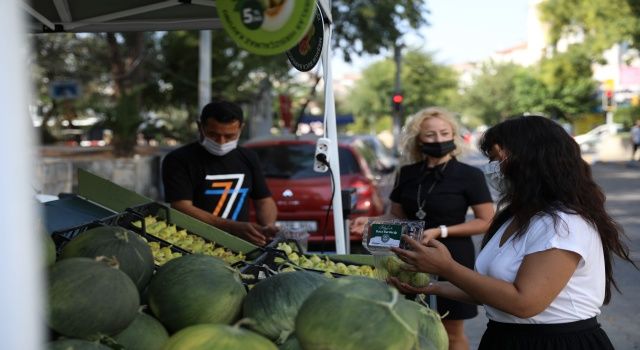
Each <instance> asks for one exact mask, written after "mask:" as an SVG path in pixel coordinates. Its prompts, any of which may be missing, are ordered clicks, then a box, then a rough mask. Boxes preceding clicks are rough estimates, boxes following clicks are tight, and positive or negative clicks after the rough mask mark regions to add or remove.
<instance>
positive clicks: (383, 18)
mask: <svg viewBox="0 0 640 350" xmlns="http://www.w3.org/2000/svg"><path fill="white" fill-rule="evenodd" d="M332 11H333V20H334V23H333V25H334V27H333V29H334V32H333V36H332V39H333V46H334V47H335V48H336V49H337V50H338V51H340V52H342V54H343V56H344V58H345V59H346V60H349V59H350V58H351V57H353V55H362V54H377V53H380V52H384V51H385V50H386V49H389V48H391V47H392V46H393V45H395V44H396V43H398V41H399V40H400V38H401V36H402V35H403V34H404V33H406V32H407V31H409V30H411V29H415V28H418V27H420V26H421V25H423V24H425V23H426V17H425V16H426V14H427V13H428V12H427V10H426V5H425V2H424V1H414V0H392V1H374V0H334V1H332ZM33 41H34V45H35V48H36V49H35V50H34V51H33V52H34V56H33V59H32V62H33V67H34V69H32V72H33V77H32V79H33V82H34V85H35V86H36V89H37V91H38V100H39V102H38V103H39V109H40V110H41V111H43V112H44V113H45V117H46V118H53V119H58V118H60V117H62V116H63V115H65V114H66V115H69V117H68V118H70V119H73V118H75V117H82V116H86V115H89V114H92V115H102V116H104V118H105V119H109V118H110V119H109V120H111V122H114V121H117V120H118V119H117V118H116V119H113V116H112V115H113V113H111V116H110V115H109V114H108V113H107V112H108V111H115V110H123V111H124V110H126V111H127V113H129V114H130V113H133V112H132V111H133V106H132V103H133V102H135V103H133V105H135V106H137V108H138V111H139V113H140V114H142V115H144V116H147V117H148V116H151V117H152V118H157V119H161V121H162V123H160V124H163V125H165V127H163V130H164V131H165V132H166V133H168V134H170V135H173V136H176V137H185V135H186V134H185V133H183V132H179V130H178V129H180V130H183V129H189V128H190V123H189V121H188V118H186V119H185V117H184V113H179V114H180V117H179V118H174V117H173V115H174V114H175V111H186V114H187V115H189V116H193V115H196V114H197V112H198V111H197V102H198V66H199V49H198V46H199V34H198V32H196V31H175V32H167V33H163V32H156V33H150V32H148V33H133V32H132V33H102V34H81V35H77V34H47V35H40V36H34V37H33ZM60 77H66V78H73V79H75V80H78V81H80V83H81V86H82V87H83V96H82V98H81V99H79V100H76V101H73V103H71V104H69V103H66V104H65V108H66V109H70V108H71V109H72V110H73V113H68V112H66V111H63V110H62V108H61V106H59V105H57V103H56V101H51V100H50V99H49V98H48V88H49V85H50V83H51V81H53V80H54V79H57V78H60ZM319 80H320V77H318V76H316V77H315V78H314V79H309V80H308V81H307V82H305V81H301V80H300V79H294V75H293V71H292V69H291V66H290V65H289V64H288V62H287V58H286V56H285V55H284V54H281V55H275V56H257V55H253V54H250V53H248V52H246V51H244V50H242V49H240V48H238V47H237V46H236V45H235V44H234V43H233V41H232V40H231V39H230V38H229V37H228V36H227V35H226V34H225V33H224V31H213V32H212V92H213V97H214V98H225V99H230V100H234V101H238V102H245V101H246V102H249V103H250V102H251V101H253V100H254V97H255V96H256V95H258V94H259V93H260V91H261V89H263V88H264V86H265V82H269V83H270V84H271V85H272V86H273V87H275V91H278V92H290V91H294V90H295V91H296V93H295V94H294V95H296V97H297V99H296V100H294V103H293V104H294V106H299V107H300V108H301V109H303V106H305V105H306V101H311V100H313V99H314V98H316V96H315V94H316V91H317V89H316V88H315V86H314V85H315V84H317V82H318V81H319ZM305 84H306V85H305ZM130 96H134V99H135V101H133V102H131V101H129V99H130ZM121 97H122V98H125V99H127V101H119V99H120V98H121ZM125 105H126V108H124V106H125ZM69 106H71V107H69ZM74 113H75V114H74ZM294 114H299V113H296V112H294ZM150 124H152V123H151V122H150V121H149V120H147V121H145V122H143V124H142V125H150ZM156 124H158V123H156ZM172 124H176V125H172ZM45 125H47V123H46V121H45ZM174 126H175V127H174ZM124 127H125V128H129V129H130V125H129V126H124ZM44 131H45V134H47V133H46V131H47V129H46V127H45V128H44ZM47 135H48V134H47ZM48 136H49V137H48V138H49V140H50V141H52V140H53V137H51V135H48ZM125 144H126V143H125Z"/></svg>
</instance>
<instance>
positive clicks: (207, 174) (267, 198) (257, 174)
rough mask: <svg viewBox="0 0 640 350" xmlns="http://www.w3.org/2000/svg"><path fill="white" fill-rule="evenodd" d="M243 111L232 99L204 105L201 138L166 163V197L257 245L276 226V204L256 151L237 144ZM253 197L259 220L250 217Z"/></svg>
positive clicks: (187, 210) (274, 230)
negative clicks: (250, 219)
mask: <svg viewBox="0 0 640 350" xmlns="http://www.w3.org/2000/svg"><path fill="white" fill-rule="evenodd" d="M243 121H244V120H243V115H242V109H241V108H240V107H239V106H238V105H236V104H234V103H231V102H225V101H223V102H213V103H209V104H208V105H206V106H205V107H204V108H203V109H202V114H201V115H200V119H199V122H198V131H199V133H200V141H199V142H193V143H190V144H187V145H185V146H182V147H180V148H178V149H176V150H174V151H172V152H170V153H169V154H167V156H166V157H165V159H164V161H163V162H162V181H163V182H164V192H165V201H167V202H168V203H170V204H171V207H173V208H175V209H177V210H179V211H181V212H183V213H185V214H187V215H190V216H193V217H194V218H196V219H198V220H200V221H203V222H206V223H208V224H210V225H213V226H215V227H217V228H220V229H221V230H224V231H227V232H230V233H232V234H234V235H236V236H238V237H240V238H243V239H245V240H247V241H250V242H252V243H254V244H257V245H264V244H266V242H267V238H268V237H270V236H273V235H274V234H275V233H276V231H277V228H276V227H275V220H276V216H277V208H276V204H275V201H274V200H273V198H272V197H271V192H270V191H269V189H268V187H267V184H266V181H265V178H264V175H263V174H262V171H261V170H260V166H259V164H258V157H257V155H256V154H255V153H254V152H252V151H251V150H248V149H246V148H242V147H237V144H238V138H239V137H240V132H241V130H242V126H243ZM249 199H251V200H253V205H254V207H255V211H256V220H257V223H250V222H248V221H249V204H248V201H249Z"/></svg>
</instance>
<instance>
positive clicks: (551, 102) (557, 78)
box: [539, 45, 599, 121]
mask: <svg viewBox="0 0 640 350" xmlns="http://www.w3.org/2000/svg"><path fill="white" fill-rule="evenodd" d="M539 69H540V80H541V81H542V82H543V83H544V85H545V86H546V89H547V96H546V99H545V100H544V101H543V105H544V108H543V111H544V112H545V113H547V114H548V115H550V116H551V117H552V118H554V119H564V120H567V121H573V120H574V119H575V118H578V117H579V116H580V115H581V114H582V113H586V112H589V111H592V110H593V109H594V107H595V106H596V104H597V103H598V102H599V101H597V99H596V98H595V93H596V90H597V84H596V82H595V81H594V80H593V79H592V76H593V71H592V69H591V59H590V58H589V54H588V53H587V51H586V50H584V48H583V47H581V46H577V45H575V46H570V47H569V49H568V50H567V51H566V52H563V53H556V54H555V55H554V56H552V57H550V58H544V59H542V61H540V68H539Z"/></svg>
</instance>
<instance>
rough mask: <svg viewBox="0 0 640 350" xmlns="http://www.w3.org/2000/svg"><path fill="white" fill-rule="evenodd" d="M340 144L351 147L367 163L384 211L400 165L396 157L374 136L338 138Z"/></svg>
mask: <svg viewBox="0 0 640 350" xmlns="http://www.w3.org/2000/svg"><path fill="white" fill-rule="evenodd" d="M340 142H342V143H346V144H349V145H351V146H352V147H353V148H355V149H356V150H357V151H358V153H360V154H361V155H362V157H363V158H364V160H365V161H366V162H367V165H368V166H369V169H370V170H371V172H372V174H373V178H374V181H375V184H376V187H377V188H378V192H379V193H380V197H382V199H383V202H384V203H385V209H386V206H387V205H388V203H389V194H390V193H391V190H392V189H393V184H394V181H395V171H396V169H397V168H398V166H399V164H400V161H399V159H398V157H397V156H395V154H394V152H393V150H391V149H389V148H387V146H385V145H384V144H383V143H382V141H380V139H379V138H378V137H376V136H374V135H349V136H340Z"/></svg>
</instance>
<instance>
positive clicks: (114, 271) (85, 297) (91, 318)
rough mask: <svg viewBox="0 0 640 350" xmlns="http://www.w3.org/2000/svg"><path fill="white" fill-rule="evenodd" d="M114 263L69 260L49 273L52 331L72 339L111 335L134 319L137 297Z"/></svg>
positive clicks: (129, 282) (96, 260) (133, 288)
mask: <svg viewBox="0 0 640 350" xmlns="http://www.w3.org/2000/svg"><path fill="white" fill-rule="evenodd" d="M117 266H118V265H117V261H116V260H115V259H109V258H105V257H99V258H98V259H89V258H70V259H65V260H62V261H59V262H57V263H56V264H54V265H53V266H52V267H51V269H50V270H49V276H48V277H49V289H48V295H49V304H48V306H49V310H48V311H49V312H48V322H49V326H50V327H51V329H53V330H54V331H56V332H58V333H60V334H61V335H64V336H67V337H71V338H83V339H87V338H93V337H96V336H100V335H113V334H116V333H118V332H120V331H122V330H123V329H125V328H126V327H127V326H129V324H131V322H132V321H133V319H134V318H135V317H136V315H137V310H138V307H139V304H140V299H139V298H140V297H139V295H138V290H137V289H136V286H135V284H133V282H132V281H131V279H130V278H129V276H127V275H126V274H125V273H124V272H122V271H120V270H119V269H118V268H117Z"/></svg>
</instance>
